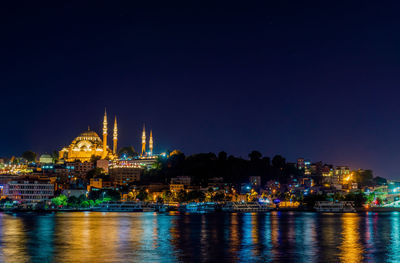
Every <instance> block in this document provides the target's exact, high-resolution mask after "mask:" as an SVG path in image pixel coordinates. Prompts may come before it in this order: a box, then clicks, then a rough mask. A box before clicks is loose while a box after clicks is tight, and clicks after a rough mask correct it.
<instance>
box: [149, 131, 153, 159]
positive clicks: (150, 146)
mask: <svg viewBox="0 0 400 263" xmlns="http://www.w3.org/2000/svg"><path fill="white" fill-rule="evenodd" d="M149 153H150V156H152V155H153V131H152V130H150V139H149Z"/></svg>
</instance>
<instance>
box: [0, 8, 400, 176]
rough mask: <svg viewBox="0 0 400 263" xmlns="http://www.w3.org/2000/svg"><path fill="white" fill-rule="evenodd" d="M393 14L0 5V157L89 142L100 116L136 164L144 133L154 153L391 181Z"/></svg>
mask: <svg viewBox="0 0 400 263" xmlns="http://www.w3.org/2000/svg"><path fill="white" fill-rule="evenodd" d="M398 5H399V4H398V3H395V2H390V3H386V4H377V3H376V4H370V5H367V4H365V3H364V4H360V3H355V2H351V3H343V4H342V3H334V4H332V3H320V2H317V1H315V2H308V3H296V4H295V5H289V4H287V3H286V4H285V3H254V4H251V5H250V4H249V5H247V6H246V7H243V6H241V5H239V4H236V3H229V4H228V3H222V2H221V3H215V4H213V5H208V4H207V3H202V4H195V3H182V4H181V5H178V6H176V8H168V7H167V6H164V5H162V4H159V5H157V7H155V6H154V5H151V6H150V5H146V4H135V3H129V4H126V5H124V4H116V5H107V4H97V5H91V4H89V3H68V4H65V3H53V2H48V6H46V7H43V6H38V5H37V4H35V3H30V2H24V4H23V5H21V6H18V8H17V6H16V4H15V3H6V4H4V8H2V10H1V17H2V23H1V29H2V32H3V41H2V43H0V48H1V49H2V50H3V59H2V62H1V71H0V72H1V73H0V76H1V78H0V86H1V87H2V93H3V94H2V98H3V101H2V103H1V105H0V109H1V111H2V112H3V120H2V121H3V125H4V126H5V127H6V128H4V129H1V130H0V136H1V138H3V140H0V149H1V150H0V156H10V155H18V154H21V153H22V152H23V151H25V150H33V151H35V152H39V153H43V152H52V151H53V150H59V149H60V147H62V146H63V145H65V144H66V143H68V142H70V141H71V139H72V138H73V137H74V136H76V135H77V134H79V133H80V132H81V131H82V130H84V129H86V127H87V126H88V125H90V127H91V128H92V129H93V130H96V132H99V131H101V126H100V125H99V123H100V124H101V117H100V116H101V113H102V109H104V107H106V108H107V109H110V110H111V111H110V116H114V115H117V116H118V129H119V134H118V136H119V138H118V145H119V146H121V147H122V146H128V145H133V146H134V147H135V149H136V150H137V151H139V150H140V148H139V147H140V138H141V132H142V125H143V123H146V124H149V125H150V126H149V127H147V126H146V129H147V128H149V130H150V129H152V130H153V132H154V133H155V134H156V135H155V138H156V140H157V141H156V143H155V144H156V146H155V147H156V148H157V149H163V150H168V149H170V150H173V149H179V150H182V151H183V152H184V153H185V154H193V153H198V152H215V153H218V152H219V151H226V152H227V153H228V154H232V155H236V156H242V157H244V158H246V157H247V154H248V153H249V152H251V151H252V150H258V151H260V152H261V153H262V154H263V155H264V156H269V157H273V155H275V154H280V155H282V156H284V157H286V158H287V159H288V160H293V161H294V160H295V159H296V158H298V157H304V158H306V159H310V160H313V161H320V160H322V161H324V162H327V163H334V164H337V165H348V166H351V167H354V168H368V169H372V170H373V171H374V174H375V175H377V176H382V177H386V178H390V179H399V178H400V175H399V174H398V172H397V170H398V168H397V163H398V160H399V158H400V154H399V153H398V149H399V148H400V140H398V134H399V133H400V122H399V121H398V116H400V109H399V107H398V103H397V97H398V96H399V95H400V93H399V91H397V90H396V87H397V86H398V83H399V79H398V76H397V75H398V74H397V71H398V67H399V64H400V62H399V59H398V51H397V49H398V48H397V47H398V46H399V44H400V39H399V38H398V36H397V35H396V34H394V33H393V32H395V31H396V29H397V28H398V27H399V26H400V21H399V19H398V18H397V14H396V12H395V10H397V7H399V6H398ZM344 10H345V12H344ZM110 122H111V121H110Z"/></svg>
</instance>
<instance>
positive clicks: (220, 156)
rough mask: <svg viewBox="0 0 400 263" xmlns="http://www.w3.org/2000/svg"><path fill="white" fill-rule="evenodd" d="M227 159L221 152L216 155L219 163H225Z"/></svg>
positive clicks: (224, 153)
mask: <svg viewBox="0 0 400 263" xmlns="http://www.w3.org/2000/svg"><path fill="white" fill-rule="evenodd" d="M227 158H228V155H227V154H226V152H224V151H221V152H219V153H218V160H219V161H226V159H227Z"/></svg>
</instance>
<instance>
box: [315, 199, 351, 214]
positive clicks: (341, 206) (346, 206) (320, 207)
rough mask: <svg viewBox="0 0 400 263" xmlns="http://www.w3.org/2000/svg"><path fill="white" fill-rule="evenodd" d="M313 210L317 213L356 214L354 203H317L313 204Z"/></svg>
mask: <svg viewBox="0 0 400 263" xmlns="http://www.w3.org/2000/svg"><path fill="white" fill-rule="evenodd" d="M314 209H315V210H316V211H317V212H330V213H351V212H356V209H355V208H354V202H352V201H340V202H331V201H318V202H316V203H315V206H314Z"/></svg>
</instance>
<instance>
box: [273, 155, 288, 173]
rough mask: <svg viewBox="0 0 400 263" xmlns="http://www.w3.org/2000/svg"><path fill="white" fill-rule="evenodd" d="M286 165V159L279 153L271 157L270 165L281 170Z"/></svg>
mask: <svg viewBox="0 0 400 263" xmlns="http://www.w3.org/2000/svg"><path fill="white" fill-rule="evenodd" d="M285 165H286V160H285V158H283V157H282V156H280V155H275V156H274V158H272V166H274V167H275V168H278V169H280V170H282V169H283V168H284V167H285Z"/></svg>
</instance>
